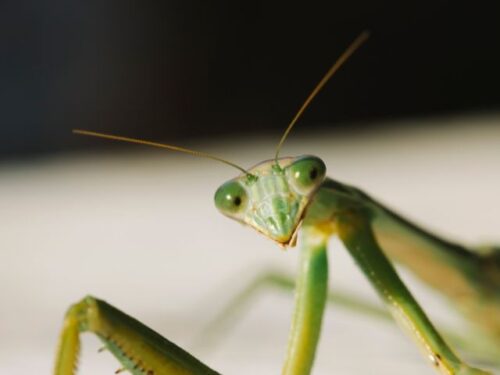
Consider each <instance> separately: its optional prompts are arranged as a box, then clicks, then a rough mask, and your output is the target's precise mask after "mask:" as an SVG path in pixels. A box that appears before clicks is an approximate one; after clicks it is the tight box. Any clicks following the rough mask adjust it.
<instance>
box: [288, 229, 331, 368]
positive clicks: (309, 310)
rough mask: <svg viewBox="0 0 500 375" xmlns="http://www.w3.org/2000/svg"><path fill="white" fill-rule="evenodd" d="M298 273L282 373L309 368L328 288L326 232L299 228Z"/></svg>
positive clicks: (317, 338)
mask: <svg viewBox="0 0 500 375" xmlns="http://www.w3.org/2000/svg"><path fill="white" fill-rule="evenodd" d="M302 234H303V237H302V249H301V253H300V266H299V274H298V276H297V285H296V289H295V310H294V313H293V318H292V327H291V329H290V336H289V338H288V350H287V355H286V360H285V365H284V367H283V372H282V374H284V375H303V374H304V375H306V374H309V373H310V372H311V368H312V365H313V362H314V357H315V353H316V346H317V344H318V340H319V334H320V332H321V323H322V320H323V312H324V308H325V303H326V296H327V292H328V259H327V256H326V241H327V236H317V235H313V234H311V233H310V232H309V230H308V229H307V228H304V229H303V231H302Z"/></svg>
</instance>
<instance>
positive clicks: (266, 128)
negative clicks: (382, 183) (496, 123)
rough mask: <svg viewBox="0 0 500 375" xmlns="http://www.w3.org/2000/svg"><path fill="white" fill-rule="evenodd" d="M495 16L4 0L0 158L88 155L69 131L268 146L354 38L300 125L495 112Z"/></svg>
mask: <svg viewBox="0 0 500 375" xmlns="http://www.w3.org/2000/svg"><path fill="white" fill-rule="evenodd" d="M499 14H500V6H499V5H498V2H496V1H487V0H486V1H481V2H478V3H474V4H471V3H470V2H467V1H453V2H452V1H444V0H437V1H432V2H422V1H407V2H404V3H401V2H398V1H392V0H385V1H381V2H380V1H378V2H366V1H350V2H345V1H344V2H325V1H310V2H307V4H306V3H304V2H289V1H286V2H279V1H276V2H264V1H254V2H234V1H218V2H205V1H192V0H189V1H162V2H146V3H144V2H140V1H129V0H124V1H119V2H117V1H106V2H67V1H62V0H61V1H57V0H50V1H43V2H39V1H33V0H27V1H23V2H18V1H9V0H6V1H2V2H1V4H0V46H1V53H2V59H1V60H0V79H1V82H2V85H1V87H0V106H1V107H0V108H1V109H2V110H1V114H2V122H1V123H2V126H3V128H2V130H3V131H2V139H3V140H4V141H3V142H2V144H1V145H0V157H2V158H6V157H17V156H25V155H36V154H41V153H45V154H47V153H53V152H57V151H62V150H64V151H75V150H76V149H78V148H83V147H92V148H95V147H96V142H94V141H93V140H92V141H90V142H86V141H83V140H81V139H78V138H75V137H73V136H72V135H71V134H70V132H69V129H71V128H92V129H100V130H105V131H113V132H118V133H120V134H126V135H136V136H141V137H147V138H154V139H168V140H170V141H172V142H178V141H182V140H183V139H185V138H187V137H212V138H215V137H219V136H220V135H228V134H250V133H254V134H255V133H259V134H260V133H262V132H266V133H272V134H275V135H276V134H278V133H280V132H281V131H282V129H283V127H284V126H285V125H286V124H287V122H288V121H289V120H290V118H291V117H292V116H293V114H294V113H295V111H296V110H297V108H298V107H299V106H300V104H302V102H303V100H304V99H305V97H306V96H307V94H308V93H309V92H310V90H311V89H312V87H313V86H314V85H315V84H316V82H317V81H318V80H319V79H320V77H321V76H322V75H323V74H324V72H325V71H326V70H327V69H328V67H329V66H330V65H331V64H332V63H333V61H334V60H335V59H336V58H337V57H338V56H339V54H340V53H341V52H342V51H343V50H344V49H345V48H346V46H347V45H348V44H349V43H350V42H351V41H352V40H353V39H354V38H355V37H356V36H357V35H358V34H359V33H360V32H361V31H363V30H365V29H366V30H370V31H371V32H372V37H371V39H370V41H369V43H367V44H366V45H365V46H363V48H362V49H361V50H360V51H358V52H357V53H356V56H355V57H354V58H353V59H351V61H349V63H348V64H347V65H346V66H345V67H344V68H343V69H342V72H341V73H340V74H338V75H337V77H335V79H334V81H333V82H332V83H331V84H330V85H328V87H327V88H326V89H325V90H324V92H322V94H321V97H320V98H319V99H318V100H316V101H315V103H314V104H313V107H312V108H311V109H310V111H308V113H307V115H306V116H305V117H304V121H303V124H302V126H301V128H302V129H304V128H306V129H307V130H308V131H313V130H311V129H312V127H313V126H316V125H324V124H328V126H329V127H330V128H333V127H346V128H349V129H353V128H356V129H359V128H366V127H374V126H378V124H380V121H386V120H393V119H395V118H406V117H410V116H411V117H415V116H418V117H424V116H432V115H442V114H447V113H456V112H459V113H463V112H472V111H492V110H498V109H499V106H500V90H499V89H498V88H499V87H500V75H499V74H498V66H500V49H499V48H498V46H499V45H500V22H499V17H500V16H499ZM374 120H377V122H376V123H374ZM306 124H307V125H306ZM346 124H348V125H346ZM354 124H355V125H354ZM100 146H102V147H107V146H109V147H113V146H114V145H112V144H106V143H100Z"/></svg>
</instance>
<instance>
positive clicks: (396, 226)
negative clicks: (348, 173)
mask: <svg viewBox="0 0 500 375" xmlns="http://www.w3.org/2000/svg"><path fill="white" fill-rule="evenodd" d="M367 37H368V34H367V33H362V34H361V35H360V36H359V37H358V38H357V39H356V40H355V41H354V42H353V43H352V44H351V45H350V46H349V47H348V48H347V50H346V51H345V52H344V53H343V54H342V55H341V56H340V58H339V59H338V60H337V61H336V62H335V64H334V65H333V66H332V67H331V68H330V70H329V71H328V72H327V73H326V75H325V76H324V77H323V79H322V80H321V81H320V82H319V84H318V85H317V86H316V87H315V89H314V90H313V92H312V93H311V94H310V95H309V96H308V98H307V99H306V101H305V102H304V104H303V105H302V107H301V108H300V110H299V111H298V112H297V114H296V115H295V117H294V118H293V120H292V121H291V123H290V124H289V126H288V128H287V129H286V131H285V132H284V134H283V136H282V138H281V140H280V142H279V144H278V147H277V150H276V154H275V157H274V158H273V159H271V160H268V161H264V162H262V163H260V164H257V165H256V166H254V167H253V168H250V169H244V168H241V167H240V166H238V165H236V164H234V163H231V162H229V161H226V160H224V159H221V158H219V157H217V156H213V155H210V154H206V153H203V152H197V151H192V150H189V149H185V148H182V147H177V146H171V145H166V144H161V143H156V142H149V141H144V140H138V139H134V138H127V137H121V136H116V135H109V134H103V133H96V132H91V131H85V130H76V131H75V132H76V133H79V134H83V135H89V136H96V137H101V138H107V139H112V140H119V141H125V142H132V143H139V144H144V145H150V146H155V147H161V148H167V149H170V150H174V151H180V152H184V153H189V154H193V155H196V156H202V157H208V158H211V159H215V160H217V161H220V162H223V163H225V164H229V165H231V166H233V167H235V168H237V169H239V170H240V171H241V174H240V175H239V176H238V177H235V178H233V179H232V180H229V181H228V182H226V183H224V184H223V185H222V186H221V187H219V189H218V190H217V191H216V193H215V205H216V206H217V208H218V209H219V210H220V211H221V212H222V213H223V214H224V215H226V216H228V217H229V218H231V219H234V220H236V221H238V222H240V223H243V224H244V225H248V226H250V227H252V228H254V229H256V230H257V231H258V232H260V233H261V234H263V235H265V236H266V237H268V238H270V239H272V240H274V241H276V242H277V243H278V244H279V245H281V246H295V244H296V243H297V242H298V238H299V237H300V244H301V253H300V264H299V271H298V275H297V279H296V285H295V310H294V313H293V318H292V324H291V330H290V335H289V341H288V349H287V354H286V360H285V363H284V366H283V371H282V373H283V374H286V375H292V374H293V375H305V374H309V373H310V372H311V371H312V368H313V364H314V358H315V352H316V347H317V345H318V341H319V337H320V333H321V326H322V318H323V313H324V309H325V305H326V302H327V298H328V284H327V281H328V260H327V241H328V239H329V238H330V237H331V236H337V237H338V238H339V239H340V240H341V242H342V243H343V245H344V246H345V248H346V249H347V250H348V252H349V253H350V254H351V256H352V257H353V258H354V260H355V261H356V263H357V264H358V266H359V267H360V269H361V270H362V272H363V273H364V274H365V276H366V277H367V278H368V280H369V281H370V283H371V284H372V286H373V287H374V288H375V290H376V291H377V292H378V294H379V295H380V297H381V299H382V300H383V302H384V303H385V305H386V306H387V310H388V311H389V313H390V314H391V315H392V317H393V318H394V320H395V321H396V322H397V323H399V325H400V326H401V327H402V328H403V329H404V330H405V331H406V332H407V333H408V334H409V335H410V336H411V337H412V338H413V339H414V341H415V343H416V344H417V346H418V347H419V348H420V349H421V351H422V352H423V354H424V356H425V358H427V360H428V361H429V362H430V364H431V365H432V366H433V367H434V368H435V369H436V370H437V371H438V372H440V373H442V374H460V375H465V374H489V372H487V371H484V370H481V369H479V368H475V367H472V366H471V365H469V364H468V363H466V362H464V361H463V360H462V359H461V358H460V357H459V356H458V355H457V354H456V353H455V351H453V350H452V348H451V347H450V346H449V345H448V343H447V342H446V341H445V339H443V337H442V336H441V334H440V333H439V332H438V330H437V329H436V328H435V327H434V325H433V324H432V323H431V321H430V320H429V318H428V317H427V315H426V314H425V312H424V311H423V309H422V308H421V307H420V305H419V304H418V303H417V301H416V300H415V299H414V297H413V296H412V294H411V292H410V291H409V290H408V288H407V287H406V286H405V284H404V283H403V282H402V281H401V279H400V278H399V276H398V274H397V272H396V270H395V268H394V266H393V265H392V263H391V261H390V260H392V261H395V262H397V263H399V264H401V265H403V266H404V267H406V268H407V269H409V270H410V271H411V272H412V273H414V274H415V275H416V276H418V277H419V278H420V279H421V280H422V281H424V282H425V283H427V284H428V285H430V286H431V287H433V288H435V289H436V290H437V291H439V292H440V293H441V294H443V295H444V296H445V297H447V298H448V299H450V300H451V301H452V302H453V303H454V304H455V305H456V306H457V307H458V309H459V311H461V312H462V313H463V314H464V316H465V317H466V318H468V319H469V320H471V321H473V322H475V324H476V325H477V326H478V327H479V328H480V329H482V332H483V334H484V335H485V337H488V340H489V341H488V342H491V345H492V346H494V347H493V349H492V351H493V352H495V351H496V353H500V247H493V246H492V247H483V248H481V249H480V250H478V251H473V250H472V249H467V248H464V247H462V246H460V245H457V244H454V243H451V242H448V241H446V240H443V239H441V238H439V237H437V236H435V235H433V234H431V233H429V232H427V231H426V230H424V229H422V228H420V227H418V226H416V225H414V224H413V223H411V222H409V221H407V220H406V219H404V218H402V217H401V216H399V215H398V214H396V213H394V212H393V211H391V210H390V209H388V208H386V207H385V206H383V205H382V204H380V203H379V202H377V201H376V200H374V199H372V198H371V197H369V196H368V195H366V194H365V193H363V192H362V191H361V190H359V189H357V188H355V187H353V186H349V185H347V184H344V183H341V182H338V181H336V180H333V179H331V178H329V177H326V166H325V164H324V162H323V161H322V160H321V159H319V158H318V157H316V156H308V155H306V156H300V157H280V156H279V153H280V150H281V147H282V145H283V143H284V141H285V139H286V137H287V136H288V134H289V132H290V130H291V129H292V127H293V126H294V125H295V123H296V122H297V120H298V119H299V117H300V116H301V115H302V113H303V112H304V110H305V109H306V108H307V106H308V105H309V103H310V102H311V101H312V99H313V98H314V97H315V96H316V95H317V93H318V92H319V91H320V90H321V88H322V87H323V86H324V85H325V84H326V82H327V81H328V80H329V79H330V78H331V77H332V76H333V74H334V73H335V72H336V71H337V70H338V69H339V68H340V67H341V66H342V65H343V64H344V62H345V61H346V60H347V59H348V58H349V57H350V56H351V55H352V54H353V53H354V52H355V50H356V49H357V48H359V46H360V45H361V44H362V43H363V42H364V41H365V40H366V39H367ZM299 232H300V235H299ZM389 259H390V260H389ZM83 332H92V333H94V334H95V335H97V336H98V337H99V339H100V340H102V342H103V343H104V345H105V347H106V348H107V349H108V350H109V351H110V352H111V353H112V354H113V355H114V356H115V357H116V358H117V359H118V361H120V363H121V366H122V368H121V369H120V370H119V371H121V370H124V371H129V372H130V373H132V374H135V375H160V374H217V372H216V371H215V370H213V369H211V368H210V367H208V366H207V365H205V364H204V363H202V362H201V361H200V360H198V359H197V358H195V357H194V356H192V355H191V354H189V353H188V352H187V351H185V350H184V349H182V348H180V347H178V346H177V345H175V344H174V343H172V342H170V341H169V340H167V339H166V338H164V337H162V336H161V335H159V334H158V333H156V332H155V331H153V330H152V329H150V328H148V327H146V326H145V325H143V324H142V323H141V322H139V321H138V320H136V319H134V318H132V317H130V316H128V315H126V314H125V313H123V312H121V311H120V310H118V309H116V308H115V307H113V306H111V305H110V304H108V303H106V302H104V301H102V300H100V299H97V298H94V297H92V296H87V297H85V298H84V299H82V300H81V301H80V302H78V303H76V304H74V305H72V306H71V307H70V308H69V310H68V312H67V314H66V317H65V320H64V325H63V329H62V332H61V335H60V343H59V347H58V351H57V355H56V361H55V374H56V375H69V374H75V373H76V368H77V359H78V352H79V347H80V334H81V333H83ZM499 356H500V354H499ZM492 361H493V362H495V361H498V358H493V359H492ZM119 371H118V372H119Z"/></svg>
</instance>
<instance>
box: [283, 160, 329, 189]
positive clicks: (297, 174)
mask: <svg viewBox="0 0 500 375" xmlns="http://www.w3.org/2000/svg"><path fill="white" fill-rule="evenodd" d="M288 171H289V172H288V173H289V176H290V179H291V181H290V182H291V183H292V184H293V185H294V186H295V188H296V189H297V190H299V191H300V192H302V193H308V192H310V191H312V190H313V189H315V188H316V187H318V186H319V185H320V184H321V183H322V182H323V179H324V178H325V174H326V166H325V163H323V160H321V159H320V158H317V157H316V156H304V157H301V158H300V159H298V160H296V161H295V162H294V163H293V164H291V165H290V166H289V167H288Z"/></svg>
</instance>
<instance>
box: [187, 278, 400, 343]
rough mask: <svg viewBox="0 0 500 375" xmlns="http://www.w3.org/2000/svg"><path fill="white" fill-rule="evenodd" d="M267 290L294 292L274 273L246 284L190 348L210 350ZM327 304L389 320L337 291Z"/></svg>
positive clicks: (370, 306)
mask: <svg viewBox="0 0 500 375" xmlns="http://www.w3.org/2000/svg"><path fill="white" fill-rule="evenodd" d="M270 289H276V290H280V291H283V292H285V293H287V294H292V293H293V291H294V290H295V279H294V278H293V277H292V276H290V275H288V274H286V273H284V272H280V271H277V270H267V271H264V272H262V273H260V274H259V275H257V276H256V277H255V278H254V279H252V280H251V281H250V282H248V283H247V284H246V285H245V286H244V287H243V288H242V289H241V290H240V291H238V292H237V293H236V294H235V295H234V296H232V298H231V299H230V300H229V302H228V303H227V304H226V306H225V307H224V308H223V309H222V310H221V311H219V312H218V313H217V315H216V316H215V317H214V318H213V319H212V320H211V321H210V322H208V324H207V325H206V327H205V328H204V329H203V330H202V332H201V333H200V334H199V335H198V338H197V339H196V342H195V343H194V344H193V347H200V348H213V347H214V346H215V345H217V343H218V341H219V340H220V339H221V338H222V337H223V336H224V335H225V333H227V332H228V331H229V330H230V329H231V327H232V326H233V325H235V324H236V322H237V321H238V320H239V319H240V318H241V316H242V315H243V314H244V313H245V312H246V311H248V307H249V306H250V305H251V304H252V302H253V301H254V300H255V299H256V298H257V297H258V296H259V295H260V294H261V293H264V292H266V291H267V290H270ZM327 302H328V303H331V304H332V305H335V307H336V308H337V307H339V308H344V309H347V310H349V311H353V312H356V313H359V314H361V315H364V316H372V317H375V318H379V319H385V320H390V315H389V314H388V313H387V311H386V310H385V309H384V308H381V307H379V306H376V305H374V304H370V303H368V302H365V301H364V300H362V299H361V298H358V297H356V296H352V295H351V294H350V293H347V292H342V291H339V290H335V291H329V292H328V294H327Z"/></svg>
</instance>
